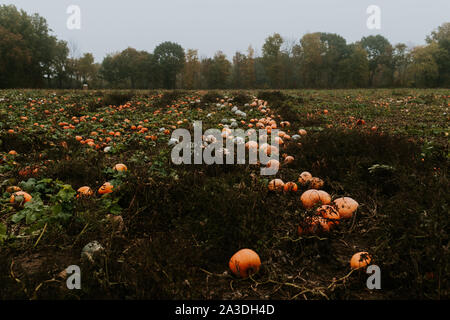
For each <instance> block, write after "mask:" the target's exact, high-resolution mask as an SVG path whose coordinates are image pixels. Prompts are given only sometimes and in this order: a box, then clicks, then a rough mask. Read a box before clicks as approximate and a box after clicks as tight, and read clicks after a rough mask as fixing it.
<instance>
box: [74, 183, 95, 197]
mask: <svg viewBox="0 0 450 320" xmlns="http://www.w3.org/2000/svg"><path fill="white" fill-rule="evenodd" d="M93 194H94V192H93V191H92V189H91V188H89V187H87V186H85V187H81V188H79V189H78V190H77V198H82V197H90V196H92V195H93Z"/></svg>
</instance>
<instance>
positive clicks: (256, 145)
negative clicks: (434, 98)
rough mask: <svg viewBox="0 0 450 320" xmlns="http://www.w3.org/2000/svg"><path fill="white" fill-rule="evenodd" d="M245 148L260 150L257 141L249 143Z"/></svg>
mask: <svg viewBox="0 0 450 320" xmlns="http://www.w3.org/2000/svg"><path fill="white" fill-rule="evenodd" d="M245 148H247V150H250V149H252V150H256V149H258V142H256V141H249V142H247V143H246V144H245Z"/></svg>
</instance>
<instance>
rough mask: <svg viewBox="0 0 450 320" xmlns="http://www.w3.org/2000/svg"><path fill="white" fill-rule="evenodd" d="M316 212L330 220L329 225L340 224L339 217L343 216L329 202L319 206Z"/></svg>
mask: <svg viewBox="0 0 450 320" xmlns="http://www.w3.org/2000/svg"><path fill="white" fill-rule="evenodd" d="M316 214H317V215H318V216H321V217H322V218H324V219H325V220H326V221H327V222H328V226H329V227H334V226H335V225H337V224H339V219H340V218H341V217H340V216H339V212H338V211H337V210H336V209H335V208H334V207H333V206H330V205H327V204H325V205H323V206H320V207H318V208H317V210H316Z"/></svg>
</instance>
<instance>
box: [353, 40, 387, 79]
mask: <svg viewBox="0 0 450 320" xmlns="http://www.w3.org/2000/svg"><path fill="white" fill-rule="evenodd" d="M360 44H361V46H362V47H363V48H364V49H365V50H366V51H367V54H368V59H369V71H370V74H369V84H370V86H389V85H391V84H392V77H393V67H392V51H393V49H392V46H391V44H390V43H389V41H388V40H387V39H386V38H385V37H383V36H381V35H376V36H368V37H364V38H362V39H361V42H360Z"/></svg>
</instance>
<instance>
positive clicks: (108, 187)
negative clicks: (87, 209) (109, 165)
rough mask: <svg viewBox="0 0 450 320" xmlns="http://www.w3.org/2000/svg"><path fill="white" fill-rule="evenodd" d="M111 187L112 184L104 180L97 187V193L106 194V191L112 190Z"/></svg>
mask: <svg viewBox="0 0 450 320" xmlns="http://www.w3.org/2000/svg"><path fill="white" fill-rule="evenodd" d="M113 188H114V186H113V185H112V184H111V183H109V182H105V183H104V184H103V185H102V186H101V187H100V188H99V189H98V193H99V194H107V193H111V192H113Z"/></svg>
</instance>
